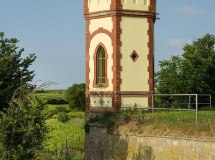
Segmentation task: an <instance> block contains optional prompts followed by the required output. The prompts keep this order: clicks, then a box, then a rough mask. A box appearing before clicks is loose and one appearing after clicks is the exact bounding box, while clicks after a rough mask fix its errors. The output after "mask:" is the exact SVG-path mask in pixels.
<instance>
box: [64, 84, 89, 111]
mask: <svg viewBox="0 0 215 160" xmlns="http://www.w3.org/2000/svg"><path fill="white" fill-rule="evenodd" d="M65 97H66V99H67V101H68V102H69V106H70V108H71V109H77V110H81V111H84V110H85V84H84V83H82V84H74V85H73V86H72V87H69V88H68V89H67V90H66V93H65Z"/></svg>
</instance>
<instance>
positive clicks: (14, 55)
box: [0, 32, 36, 110]
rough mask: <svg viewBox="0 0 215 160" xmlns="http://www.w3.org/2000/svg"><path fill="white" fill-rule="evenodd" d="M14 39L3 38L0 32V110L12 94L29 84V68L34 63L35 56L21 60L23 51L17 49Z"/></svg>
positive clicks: (31, 55) (30, 76) (31, 74)
mask: <svg viewBox="0 0 215 160" xmlns="http://www.w3.org/2000/svg"><path fill="white" fill-rule="evenodd" d="M17 43H18V40H17V39H16V38H10V39H8V38H4V33H3V32H0V110H2V109H3V107H7V106H8V103H7V102H9V101H10V98H11V96H12V94H13V92H14V91H15V90H16V89H17V88H18V87H19V86H21V85H23V84H26V83H28V82H30V81H31V80H32V79H33V77H34V71H29V69H28V68H29V66H30V65H31V64H32V63H33V62H34V61H35V59H36V56H35V54H29V56H27V57H26V58H24V59H23V58H22V57H21V56H22V53H23V51H24V49H23V48H22V49H19V48H18V47H17Z"/></svg>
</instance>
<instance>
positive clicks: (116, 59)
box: [84, 0, 156, 112]
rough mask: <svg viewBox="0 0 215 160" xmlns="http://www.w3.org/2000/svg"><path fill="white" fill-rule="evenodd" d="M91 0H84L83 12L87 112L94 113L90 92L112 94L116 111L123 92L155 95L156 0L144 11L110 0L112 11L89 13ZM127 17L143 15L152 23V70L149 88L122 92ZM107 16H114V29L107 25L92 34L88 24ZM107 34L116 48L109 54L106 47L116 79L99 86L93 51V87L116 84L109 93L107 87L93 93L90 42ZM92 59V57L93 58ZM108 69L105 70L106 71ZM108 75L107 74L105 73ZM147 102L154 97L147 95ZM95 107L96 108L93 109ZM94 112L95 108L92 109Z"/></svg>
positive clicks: (135, 57) (132, 55) (150, 39)
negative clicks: (123, 29)
mask: <svg viewBox="0 0 215 160" xmlns="http://www.w3.org/2000/svg"><path fill="white" fill-rule="evenodd" d="M88 1H89V0H84V15H85V19H86V111H87V112H88V111H90V112H91V108H90V96H91V95H109V96H112V97H113V103H112V104H113V110H114V111H119V109H120V105H121V95H128V94H130V95H131V96H132V95H137V94H140V95H143V94H153V93H154V53H153V52H154V44H153V43H154V42H153V41H154V33H153V32H154V22H155V19H156V14H155V6H156V0H150V5H149V10H148V11H142V10H130V9H123V8H122V4H121V0H111V5H110V10H103V11H98V12H90V13H89V8H88ZM122 16H126V17H128V16H129V17H142V18H147V19H148V24H149V29H148V37H149V42H148V47H149V53H148V56H147V57H148V61H149V66H148V73H149V79H148V85H149V91H140V92H136V91H128V92H127V91H124V92H121V88H120V85H121V82H122V80H121V75H120V74H121V71H122V69H123V66H121V64H120V59H121V58H122V53H121V51H120V49H121V45H122V42H121V39H120V38H121V24H120V23H121V19H122V18H121V17H122ZM105 17H111V18H112V22H113V29H112V31H111V32H110V31H108V30H106V29H104V28H102V27H101V28H98V29H97V30H96V31H94V32H93V33H90V31H89V26H90V20H92V19H100V18H105ZM100 33H104V34H106V35H108V36H109V37H110V38H111V40H112V47H113V53H107V50H106V56H107V55H112V57H109V58H112V59H113V66H112V72H113V79H112V80H111V79H109V80H108V79H106V80H105V84H104V85H101V86H100V85H97V84H96V51H97V49H96V50H95V53H94V56H93V59H94V69H93V70H94V80H93V82H91V83H93V87H94V88H97V87H103V88H107V87H108V86H110V83H112V85H113V90H112V91H108V92H106V91H105V89H104V91H99V92H90V91H89V85H90V79H89V74H90V66H89V61H90V57H89V54H90V53H89V49H90V44H91V40H92V39H93V38H94V37H95V36H96V35H98V34H100ZM100 45H102V46H103V48H106V47H105V44H98V46H97V47H99V46H100ZM138 57H139V55H138V54H137V52H136V54H135V53H134V52H133V53H132V54H131V58H132V60H133V61H134V62H135V61H136V60H137V58H138ZM107 59H108V57H106V68H107V65H108V64H107V63H108V61H107ZM91 60H92V59H91ZM107 72H109V71H106V74H107ZM106 77H107V75H106ZM148 104H149V105H151V104H152V99H151V97H149V98H148ZM93 110H94V109H93ZM94 111H95V112H100V111H101V109H100V108H98V109H96V110H94ZM92 112H93V111H92Z"/></svg>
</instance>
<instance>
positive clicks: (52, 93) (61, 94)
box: [37, 90, 65, 99]
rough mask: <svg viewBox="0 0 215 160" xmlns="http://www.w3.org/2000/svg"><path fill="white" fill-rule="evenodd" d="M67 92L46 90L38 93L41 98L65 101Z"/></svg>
mask: <svg viewBox="0 0 215 160" xmlns="http://www.w3.org/2000/svg"><path fill="white" fill-rule="evenodd" d="M64 94H65V90H44V91H43V92H40V93H37V95H38V96H39V97H41V98H45V99H46V98H56V99H65V98H64Z"/></svg>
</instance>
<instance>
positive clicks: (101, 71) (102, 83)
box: [94, 44, 108, 87]
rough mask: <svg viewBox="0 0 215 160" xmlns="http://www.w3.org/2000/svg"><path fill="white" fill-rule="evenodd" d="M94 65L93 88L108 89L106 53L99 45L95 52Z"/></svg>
mask: <svg viewBox="0 0 215 160" xmlns="http://www.w3.org/2000/svg"><path fill="white" fill-rule="evenodd" d="M94 64H95V70H94V73H95V74H94V87H108V79H107V53H106V49H105V47H104V46H103V45H102V44H100V45H99V46H98V47H97V49H96V51H95V55H94Z"/></svg>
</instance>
